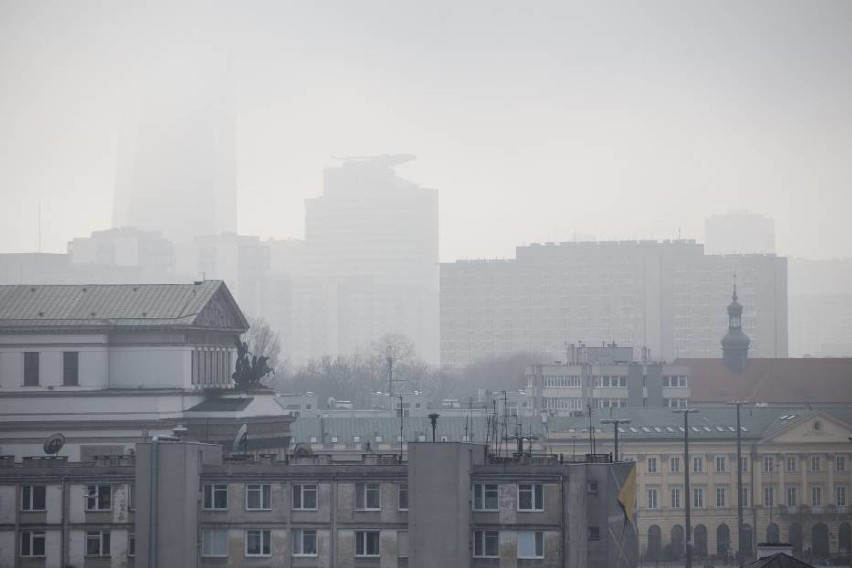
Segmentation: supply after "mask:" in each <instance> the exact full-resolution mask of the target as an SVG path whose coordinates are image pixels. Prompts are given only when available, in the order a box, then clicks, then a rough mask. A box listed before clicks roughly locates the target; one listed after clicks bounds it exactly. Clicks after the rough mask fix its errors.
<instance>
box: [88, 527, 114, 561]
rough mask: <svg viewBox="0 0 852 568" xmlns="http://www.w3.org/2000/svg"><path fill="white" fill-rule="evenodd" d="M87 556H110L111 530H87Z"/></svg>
mask: <svg viewBox="0 0 852 568" xmlns="http://www.w3.org/2000/svg"><path fill="white" fill-rule="evenodd" d="M86 556H109V531H87V532H86Z"/></svg>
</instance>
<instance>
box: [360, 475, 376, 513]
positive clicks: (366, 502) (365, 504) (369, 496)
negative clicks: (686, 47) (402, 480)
mask: <svg viewBox="0 0 852 568" xmlns="http://www.w3.org/2000/svg"><path fill="white" fill-rule="evenodd" d="M355 508H356V509H361V510H364V511H378V510H380V509H381V508H382V499H381V491H380V490H379V484H378V483H375V482H368V483H356V484H355Z"/></svg>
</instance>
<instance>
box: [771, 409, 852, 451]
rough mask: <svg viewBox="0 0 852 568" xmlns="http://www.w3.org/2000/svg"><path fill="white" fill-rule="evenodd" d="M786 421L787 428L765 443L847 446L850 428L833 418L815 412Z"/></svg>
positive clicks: (851, 428)
mask: <svg viewBox="0 0 852 568" xmlns="http://www.w3.org/2000/svg"><path fill="white" fill-rule="evenodd" d="M797 418H798V420H797ZM788 420H789V421H790V425H789V426H788V427H786V428H782V429H780V430H779V431H777V432H776V433H774V434H773V435H771V436H769V437H768V438H767V439H766V440H765V441H767V442H769V441H771V442H773V443H776V444H835V443H837V444H849V436H850V434H852V426H850V425H849V424H846V423H844V422H842V421H840V420H838V419H836V418H834V417H833V416H829V415H827V414H824V413H822V412H816V413H813V414H808V415H806V416H803V417H796V418H789V419H788Z"/></svg>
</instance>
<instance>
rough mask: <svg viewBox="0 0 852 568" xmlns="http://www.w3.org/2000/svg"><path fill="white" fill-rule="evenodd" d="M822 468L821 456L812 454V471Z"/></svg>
mask: <svg viewBox="0 0 852 568" xmlns="http://www.w3.org/2000/svg"><path fill="white" fill-rule="evenodd" d="M821 468H822V460H821V459H820V456H811V471H819V470H820V469H821Z"/></svg>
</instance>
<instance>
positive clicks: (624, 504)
mask: <svg viewBox="0 0 852 568" xmlns="http://www.w3.org/2000/svg"><path fill="white" fill-rule="evenodd" d="M618 502H619V503H621V508H622V509H624V515H625V516H626V517H627V519H628V520H629V521H630V522H631V523H632V522H633V512H634V511H635V510H636V467H635V466H634V467H633V469H631V470H630V475H628V476H627V479H626V480H625V481H624V485H622V486H621V491H619V492H618Z"/></svg>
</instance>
